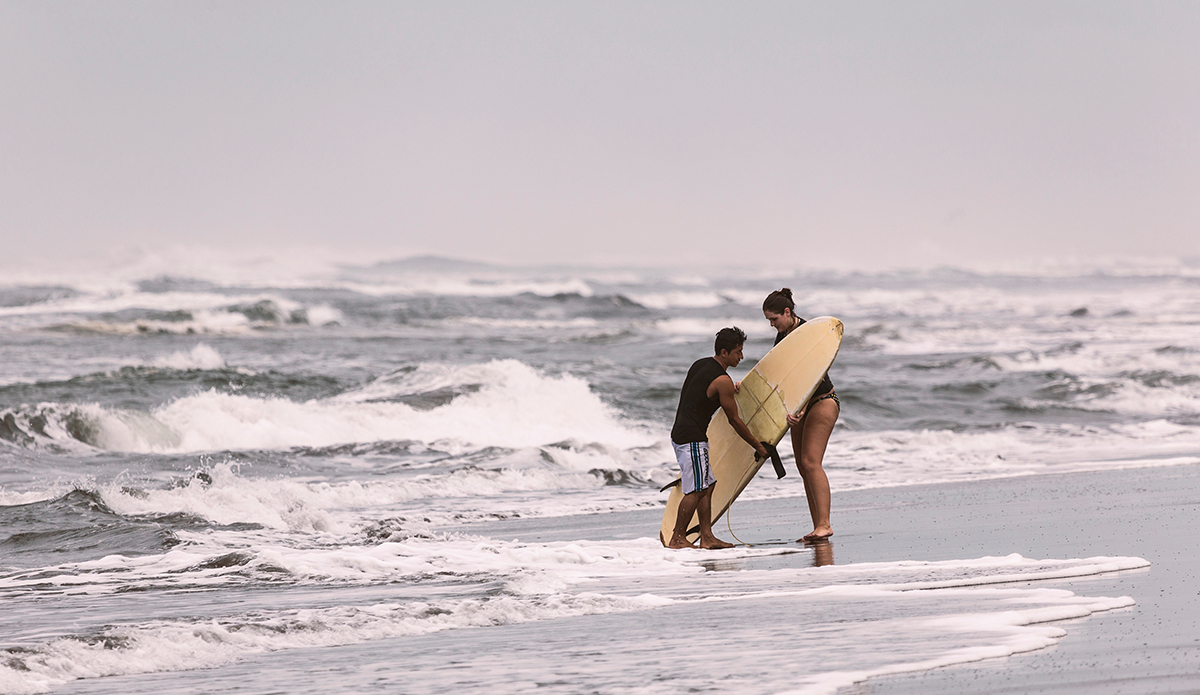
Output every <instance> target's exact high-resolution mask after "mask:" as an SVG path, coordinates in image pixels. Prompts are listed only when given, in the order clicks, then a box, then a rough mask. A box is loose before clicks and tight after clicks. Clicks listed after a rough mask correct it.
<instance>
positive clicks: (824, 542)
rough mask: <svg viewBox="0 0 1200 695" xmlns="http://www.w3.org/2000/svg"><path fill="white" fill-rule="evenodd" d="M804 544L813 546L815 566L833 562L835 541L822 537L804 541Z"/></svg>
mask: <svg viewBox="0 0 1200 695" xmlns="http://www.w3.org/2000/svg"><path fill="white" fill-rule="evenodd" d="M804 545H807V546H808V547H810V548H812V551H813V564H812V566H813V567H824V566H826V565H832V564H833V541H831V540H829V539H828V538H821V539H819V540H815V541H804Z"/></svg>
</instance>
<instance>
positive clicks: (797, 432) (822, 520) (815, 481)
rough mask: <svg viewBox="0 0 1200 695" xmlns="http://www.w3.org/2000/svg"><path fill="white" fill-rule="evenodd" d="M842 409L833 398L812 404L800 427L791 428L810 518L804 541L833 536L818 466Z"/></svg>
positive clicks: (824, 480)
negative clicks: (809, 526) (808, 531)
mask: <svg viewBox="0 0 1200 695" xmlns="http://www.w3.org/2000/svg"><path fill="white" fill-rule="evenodd" d="M840 412H841V406H839V405H838V402H837V401H835V400H834V399H832V398H825V399H822V400H819V401H817V402H816V403H813V404H812V405H810V406H809V407H808V410H807V412H805V414H804V419H803V420H801V421H800V424H798V425H796V426H795V427H793V428H792V449H793V451H795V454H796V467H797V468H798V469H799V470H800V477H801V478H803V479H804V496H805V497H806V498H807V499H808V511H809V514H811V515H812V522H813V530H812V533H810V534H808V535H807V536H805V538H806V539H813V538H827V537H829V536H832V535H833V528H832V527H831V526H830V525H829V507H830V505H831V499H830V498H831V496H830V492H829V478H828V476H826V475H825V469H824V468H823V467H822V466H821V462H822V460H823V459H824V458H825V447H826V446H827V445H828V444H829V435H831V434H833V425H834V423H836V422H837V419H838V414H839V413H840Z"/></svg>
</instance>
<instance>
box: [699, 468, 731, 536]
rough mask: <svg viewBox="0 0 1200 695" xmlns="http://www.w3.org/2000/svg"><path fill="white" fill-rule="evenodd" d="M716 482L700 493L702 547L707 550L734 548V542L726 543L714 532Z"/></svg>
mask: <svg viewBox="0 0 1200 695" xmlns="http://www.w3.org/2000/svg"><path fill="white" fill-rule="evenodd" d="M714 487H716V485H715V484H713V485H709V486H708V487H707V488H705V489H704V491H703V492H701V493H700V502H699V504H698V505H697V507H696V511H697V512H698V513H699V514H698V516H699V517H700V547H701V548H705V549H706V550H722V549H724V548H732V547H733V543H726V542H725V541H723V540H721V539H720V538H717V537H716V536H714V535H713V532H712V491H713V488H714Z"/></svg>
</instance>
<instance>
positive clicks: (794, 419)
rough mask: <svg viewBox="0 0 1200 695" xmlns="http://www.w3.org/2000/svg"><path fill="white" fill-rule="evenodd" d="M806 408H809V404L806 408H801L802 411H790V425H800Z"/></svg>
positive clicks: (788, 421) (788, 415)
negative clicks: (792, 412) (793, 412)
mask: <svg viewBox="0 0 1200 695" xmlns="http://www.w3.org/2000/svg"><path fill="white" fill-rule="evenodd" d="M805 410H808V407H807V406H805V407H804V408H801V409H800V412H798V413H796V414H795V415H793V414H791V413H788V414H787V423H788V427H795V426H796V425H799V424H800V423H801V422H803V421H804V411H805Z"/></svg>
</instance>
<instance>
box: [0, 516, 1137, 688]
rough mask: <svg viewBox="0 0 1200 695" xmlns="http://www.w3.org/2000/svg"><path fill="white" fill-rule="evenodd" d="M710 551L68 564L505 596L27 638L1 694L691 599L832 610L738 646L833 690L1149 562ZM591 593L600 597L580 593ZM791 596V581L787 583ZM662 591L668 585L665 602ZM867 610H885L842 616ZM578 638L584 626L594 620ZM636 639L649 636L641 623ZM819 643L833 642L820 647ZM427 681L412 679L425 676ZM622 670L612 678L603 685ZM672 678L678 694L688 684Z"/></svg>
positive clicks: (498, 682)
mask: <svg viewBox="0 0 1200 695" xmlns="http://www.w3.org/2000/svg"><path fill="white" fill-rule="evenodd" d="M768 552H772V551H762V550H746V549H742V550H739V551H731V553H729V555H728V557H727V556H726V555H723V557H727V559H730V560H732V561H734V562H736V561H737V560H738V559H739V558H742V559H749V558H752V557H756V556H762V555H764V554H767V553H768ZM775 552H777V551H775ZM789 552H793V551H789ZM706 557H707V555H706V554H705V553H703V552H700V551H667V550H665V549H663V548H661V546H659V545H658V544H657V543H656V542H654V541H651V540H649V539H643V540H639V541H627V542H610V543H587V542H576V543H552V544H520V543H515V542H504V541H493V540H485V539H472V538H457V539H448V540H445V541H442V542H429V541H414V542H408V543H403V544H395V543H385V544H382V545H379V546H373V547H366V548H363V547H359V548H335V549H326V550H295V549H289V548H282V547H279V548H269V549H258V550H255V551H251V552H249V553H248V554H247V556H246V557H244V558H241V561H240V563H225V564H226V565H232V569H231V568H230V567H227V566H221V565H222V563H211V562H210V563H205V562H204V561H203V559H204V558H203V556H202V555H199V554H195V553H188V552H186V551H182V550H180V551H172V552H170V553H167V554H166V555H164V556H162V557H160V558H129V559H126V558H118V557H112V558H106V559H104V560H100V561H95V562H93V563H81V564H79V565H76V566H74V567H73V569H74V570H75V571H74V572H71V573H64V574H63V575H61V577H62V582H61V586H62V587H63V589H65V590H72V587H74V590H80V589H82V588H83V587H82V586H81V583H83V582H87V581H88V578H89V576H90V577H94V578H95V580H96V581H98V582H105V581H111V576H112V575H114V574H121V573H129V572H131V571H132V572H138V573H140V574H141V575H142V576H143V577H144V578H146V579H150V578H151V576H150V575H151V574H156V576H155V577H154V578H155V579H157V580H158V581H163V582H169V583H178V584H183V583H185V582H189V581H190V582H191V586H193V587H196V586H202V585H203V584H204V583H205V577H208V578H209V579H215V578H216V577H215V576H214V575H219V574H221V573H237V572H240V573H243V574H245V573H246V572H253V571H255V568H261V570H263V571H270V572H273V573H275V574H276V575H278V574H279V573H280V572H282V573H285V574H286V575H288V576H292V577H296V578H300V579H304V578H307V579H308V580H310V581H320V582H329V581H351V582H363V581H367V582H372V583H378V582H381V581H382V582H387V581H394V580H395V579H396V578H397V577H419V576H425V575H438V576H445V575H446V574H452V575H456V576H459V577H462V578H463V579H470V578H472V577H487V578H489V579H490V580H492V581H493V582H496V581H497V580H498V581H499V586H500V587H501V590H500V591H499V592H493V593H494V595H492V596H491V597H489V598H449V599H429V600H424V601H412V602H400V601H395V600H391V601H382V602H377V603H368V604H362V605H348V606H345V605H344V606H336V607H331V608H317V609H306V610H300V611H297V610H286V609H285V610H271V611H257V612H254V613H248V614H240V615H229V616H223V617H217V618H215V619H210V620H207V621H203V622H199V621H180V620H165V621H156V622H151V623H145V624H137V625H125V626H118V627H109V628H106V629H105V630H104V631H103V632H102V633H101V634H97V635H91V636H89V637H88V638H76V637H61V638H58V639H53V640H51V641H48V642H45V643H42V644H39V645H26V646H25V647H24V650H23V651H22V652H20V653H18V654H16V655H14V659H15V661H14V660H13V659H10V660H9V661H8V662H6V663H4V664H0V684H2V685H3V687H4V688H5V691H6V692H40V691H44V690H46V689H48V688H50V687H52V686H53V685H57V684H61V683H63V682H66V681H69V680H74V679H79V678H90V677H98V676H104V675H117V674H129V673H145V672H153V671H165V670H181V669H191V668H203V667H213V666H219V665H222V664H228V663H230V662H232V661H235V660H238V659H241V658H245V656H246V655H249V654H255V653H262V652H266V651H278V650H286V649H294V648H312V647H321V646H331V645H345V644H353V643H358V642H365V641H371V640H379V639H386V638H391V637H398V636H410V635H420V634H428V633H430V632H437V631H442V630H448V629H464V628H468V629H469V628H488V627H493V626H497V625H510V624H516V623H529V622H547V621H549V622H548V623H547V624H553V621H556V620H559V619H562V618H569V617H578V616H585V615H595V614H602V613H625V612H640V611H647V610H655V609H664V608H671V607H676V606H679V607H684V606H686V611H687V614H688V615H692V616H707V618H708V619H716V616H720V615H724V614H725V612H724V611H725V609H723V608H721V606H722V605H724V604H728V603H729V602H731V601H732V602H737V603H738V604H739V606H740V607H739V612H741V613H746V612H747V611H751V612H753V611H761V610H769V611H771V613H772V614H774V615H777V616H778V615H780V614H787V613H790V612H793V611H795V610H796V609H797V608H800V607H805V606H810V605H813V604H814V603H818V602H819V609H818V610H816V611H815V612H812V613H810V614H806V616H805V618H806V619H805V620H801V621H797V622H791V621H778V620H776V621H773V622H772V625H773V631H774V632H776V633H779V634H778V635H777V636H778V637H781V638H782V639H779V640H777V641H768V642H766V643H760V647H759V648H758V649H756V650H754V651H752V652H747V653H745V654H743V655H742V658H741V659H740V660H739V664H740V668H739V673H740V674H741V675H742V676H743V677H746V678H748V681H747V683H745V684H749V683H757V684H758V686H759V687H760V688H762V689H764V690H781V689H784V688H788V689H794V691H795V692H800V693H806V694H816V693H830V692H833V690H835V689H836V688H838V687H841V686H845V685H849V684H851V683H854V682H859V681H862V680H865V679H867V678H871V677H874V676H878V675H884V674H888V673H899V672H905V671H914V670H925V669H929V668H934V667H937V666H942V665H949V664H953V663H964V662H969V661H976V660H979V659H984V658H994V657H998V656H1005V655H1009V654H1013V653H1018V652H1022V651H1030V650H1033V649H1040V648H1044V647H1046V646H1049V645H1051V644H1053V643H1054V642H1055V641H1057V640H1058V639H1059V638H1061V637H1062V636H1063V635H1064V634H1065V633H1064V631H1063V630H1062V628H1060V627H1058V626H1054V625H1046V624H1045V623H1047V622H1050V621H1057V620H1064V619H1068V618H1080V617H1085V616H1087V615H1090V614H1091V613H1094V612H1096V611H1103V610H1112V609H1114V608H1120V607H1124V606H1129V605H1132V603H1133V602H1132V600H1130V599H1129V598H1127V597H1120V598H1088V597H1081V596H1076V595H1075V594H1073V593H1072V592H1070V591H1066V590H1063V589H1048V588H1040V587H1036V586H1035V587H1032V588H1027V587H1025V586H1024V585H1026V584H1027V583H1028V582H1036V581H1038V580H1044V579H1049V578H1064V577H1086V576H1092V575H1095V574H1097V573H1103V572H1114V571H1122V570H1128V569H1136V568H1141V567H1145V566H1147V564H1148V563H1146V562H1145V561H1144V560H1141V559H1140V558H1087V559H1079V560H1030V559H1026V558H1022V557H1020V556H1019V555H1010V556H1007V557H1002V558H979V559H975V560H952V561H942V562H926V563H922V562H912V561H907V562H895V563H868V564H863V565H848V566H836V567H823V568H806V569H799V568H792V569H780V570H772V571H741V572H736V571H735V572H705V571H703V569H702V566H701V565H700V564H699V563H701V562H703V561H704V560H705V559H706ZM64 569H67V568H66V567H64ZM31 579H34V577H32V576H31ZM38 579H40V580H41V586H42V587H45V586H46V584H48V583H53V582H55V581H56V578H54V577H49V578H48V577H47V576H46V575H45V574H42V575H41V576H40V577H39V578H38ZM645 579H649V580H650V581H649V582H648V583H647V582H646V581H644V580H645ZM898 580H899V581H898ZM999 585H1003V586H999ZM583 586H587V587H588V588H589V589H591V590H590V591H587V592H577V591H575V589H576V588H577V587H583ZM780 586H787V587H789V588H788V589H787V590H782V591H781V590H780V589H779V588H778V587H780ZM671 587H682V589H681V590H680V589H676V590H671ZM10 588H11V584H10ZM646 589H651V590H653V591H652V592H647V591H646ZM664 589H665V590H666V593H661V590H664ZM858 613H865V614H869V615H871V616H873V617H872V619H870V620H857V619H845V618H846V617H847V616H850V615H857V614H858ZM752 614H753V613H752ZM752 623H753V621H752ZM723 624H724V625H725V626H726V632H727V634H726V638H734V639H737V638H739V637H740V635H741V634H742V633H747V634H746V638H747V639H748V638H749V637H750V634H749V633H750V632H751V631H757V630H760V629H761V625H759V624H747V623H745V622H744V621H743V622H739V621H723ZM551 629H554V628H551ZM571 629H572V628H570V627H568V625H563V627H562V629H556V630H555V632H556V634H557V635H559V636H558V638H557V639H559V640H561V639H563V637H562V635H563V634H564V633H563V630H571ZM583 629H584V630H585V632H586V627H583ZM630 629H634V630H635V629H636V628H635V626H634V625H630ZM780 631H782V632H780ZM818 635H819V636H820V637H821V639H815V637H816V636H818ZM697 638H698V639H703V635H699V636H691V635H683V634H680V635H679V636H677V637H670V636H665V637H664V638H663V639H665V640H670V639H697ZM775 643H777V644H779V645H780V646H779V647H778V648H780V649H784V648H786V649H789V650H791V652H792V653H795V650H796V649H797V647H795V646H794V645H797V644H803V645H807V646H805V647H804V648H803V654H804V655H805V656H806V657H810V658H809V659H808V660H809V661H810V662H811V663H813V664H816V665H817V666H816V667H814V668H812V669H809V670H807V671H806V673H805V674H804V675H802V676H800V677H799V682H800V683H801V686H800V687H799V688H798V689H797V688H796V683H797V677H796V675H795V674H794V673H788V674H780V673H779V672H778V671H779V670H778V668H776V666H777V663H776V659H777V658H778V655H777V654H775V651H776V650H777V649H775V648H772V647H770V646H769V645H770V644H775ZM666 651H667V653H670V650H669V649H668V650H666ZM18 662H19V664H18ZM509 668H511V669H515V670H518V671H519V670H520V669H521V668H522V665H521V664H520V663H516V664H513V665H511V666H510V667H509ZM601 668H603V666H601ZM422 673H423V672H421V671H418V672H415V673H414V674H413V676H414V677H418V678H419V677H422ZM479 675H481V676H483V673H482V672H480V673H479ZM580 675H583V676H585V677H586V676H588V675H592V674H590V673H586V672H585V673H581V674H580ZM613 676H614V674H612V673H609V672H607V671H604V672H602V677H604V678H606V679H611V678H612V677H613ZM485 677H486V678H488V679H489V680H494V681H495V684H494V685H495V687H497V688H500V689H501V690H502V691H504V692H509V691H510V689H509V688H508V685H507V683H508V679H509V678H511V676H506V675H505V674H503V673H500V674H488V675H487V676H485ZM633 677H635V678H637V677H641V675H640V674H634V676H633ZM785 683H787V684H788V685H786V686H785V685H784V684H785ZM664 685H665V684H664ZM673 685H674V687H676V688H678V687H681V684H680V682H678V681H675V682H674V683H673ZM733 685H735V686H736V685H738V683H737V682H735V683H733Z"/></svg>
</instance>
